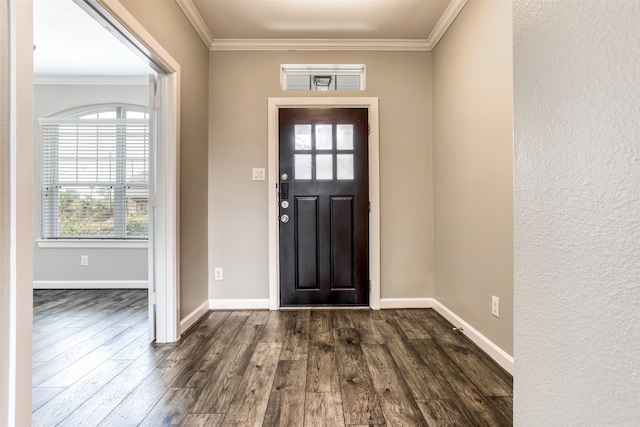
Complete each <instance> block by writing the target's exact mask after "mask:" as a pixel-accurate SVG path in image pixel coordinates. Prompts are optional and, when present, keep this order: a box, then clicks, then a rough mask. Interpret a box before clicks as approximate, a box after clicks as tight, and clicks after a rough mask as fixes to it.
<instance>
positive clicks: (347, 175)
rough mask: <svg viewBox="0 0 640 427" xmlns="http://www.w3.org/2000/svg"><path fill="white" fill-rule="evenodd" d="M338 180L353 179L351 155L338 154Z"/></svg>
mask: <svg viewBox="0 0 640 427" xmlns="http://www.w3.org/2000/svg"><path fill="white" fill-rule="evenodd" d="M336 166H337V176H338V179H353V154H338V159H337V164H336Z"/></svg>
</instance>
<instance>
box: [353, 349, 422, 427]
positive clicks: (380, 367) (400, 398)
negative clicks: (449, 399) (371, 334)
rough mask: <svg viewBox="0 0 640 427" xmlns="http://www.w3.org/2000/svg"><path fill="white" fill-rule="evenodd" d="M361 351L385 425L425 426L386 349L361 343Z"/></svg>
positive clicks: (418, 409)
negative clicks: (376, 394) (380, 406)
mask: <svg viewBox="0 0 640 427" xmlns="http://www.w3.org/2000/svg"><path fill="white" fill-rule="evenodd" d="M362 352H363V353H364V357H365V359H366V361H367V366H368V367H369V372H370V373H371V379H372V381H373V386H374V387H375V389H376V392H377V393H378V398H379V400H380V404H381V405H382V412H383V413H384V418H385V420H386V421H387V423H388V424H389V425H392V426H403V425H406V426H415V427H419V426H422V427H427V423H426V422H425V420H424V418H423V417H422V414H421V413H420V408H418V405H417V404H416V402H415V400H414V399H413V396H412V395H411V391H410V390H409V387H407V384H406V383H405V381H404V379H403V378H402V374H401V373H400V371H399V370H398V368H397V366H396V364H395V362H394V361H393V357H392V356H391V354H390V353H389V350H388V349H387V347H386V346H384V345H380V344H363V345H362Z"/></svg>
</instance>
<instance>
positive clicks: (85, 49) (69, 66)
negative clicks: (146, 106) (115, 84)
mask: <svg viewBox="0 0 640 427" xmlns="http://www.w3.org/2000/svg"><path fill="white" fill-rule="evenodd" d="M33 44H34V46H35V50H34V52H33V62H34V74H35V76H36V79H38V78H40V79H43V78H45V77H50V78H53V79H60V78H61V77H62V76H140V75H148V74H151V73H153V71H152V70H151V68H149V67H148V66H147V65H146V64H145V63H144V62H143V61H142V60H141V59H140V58H138V56H136V54H134V53H133V52H132V51H131V50H130V49H129V48H127V47H126V46H125V45H124V44H122V43H121V42H120V41H119V40H118V39H116V38H115V36H113V35H112V34H111V33H110V32H109V31H108V30H107V29H106V28H104V27H102V26H101V25H100V24H99V23H98V22H97V21H96V20H95V19H93V18H92V17H91V16H89V15H88V14H87V13H86V12H85V11H83V10H82V9H80V7H78V6H77V5H76V4H75V3H73V1H72V0H34V2H33Z"/></svg>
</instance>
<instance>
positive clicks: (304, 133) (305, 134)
mask: <svg viewBox="0 0 640 427" xmlns="http://www.w3.org/2000/svg"><path fill="white" fill-rule="evenodd" d="M295 135H296V136H295V138H296V143H295V148H296V150H311V125H296V127H295Z"/></svg>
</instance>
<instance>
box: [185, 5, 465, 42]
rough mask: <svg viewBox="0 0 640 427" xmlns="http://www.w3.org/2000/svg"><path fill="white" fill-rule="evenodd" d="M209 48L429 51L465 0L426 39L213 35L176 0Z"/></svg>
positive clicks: (194, 11) (192, 7)
mask: <svg viewBox="0 0 640 427" xmlns="http://www.w3.org/2000/svg"><path fill="white" fill-rule="evenodd" d="M176 2H177V3H178V5H179V6H180V8H181V9H182V11H183V13H184V14H185V16H186V17H187V19H188V20H189V22H190V23H191V25H192V26H193V28H194V29H195V30H196V32H197V33H198V35H199V36H200V38H201V39H202V41H203V42H204V44H205V45H206V46H207V47H208V48H209V50H211V51H277V50H280V51H284V50H304V51H314V50H315V51H320V50H333V51H336V50H369V51H400V52H402V51H404V52H430V51H431V50H433V48H434V47H435V46H436V45H437V44H438V42H439V41H440V39H441V38H442V36H443V35H444V33H445V32H446V31H447V29H448V28H449V26H450V25H451V24H452V23H453V21H454V20H455V19H456V17H457V16H458V14H459V13H460V11H461V10H462V8H463V7H464V5H465V4H466V3H467V0H451V3H449V6H447V9H446V10H445V11H444V13H443V14H442V16H441V17H440V19H439V20H438V23H437V24H436V26H435V27H434V29H433V31H432V32H431V34H429V37H428V38H427V39H214V38H213V35H212V34H211V31H209V28H208V27H207V24H205V22H204V20H203V19H202V16H201V15H200V13H199V12H198V9H197V8H196V7H195V5H194V4H193V2H192V0H176Z"/></svg>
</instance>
